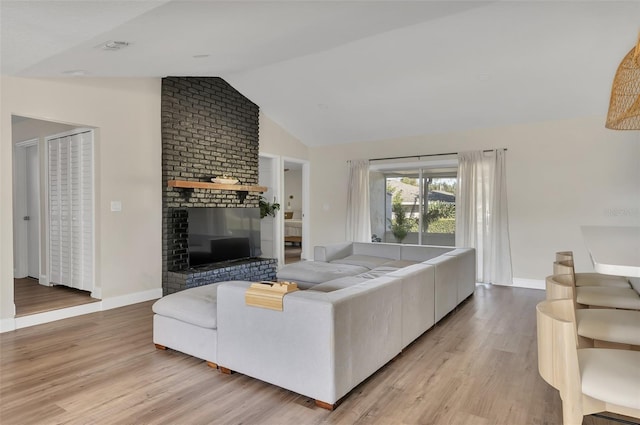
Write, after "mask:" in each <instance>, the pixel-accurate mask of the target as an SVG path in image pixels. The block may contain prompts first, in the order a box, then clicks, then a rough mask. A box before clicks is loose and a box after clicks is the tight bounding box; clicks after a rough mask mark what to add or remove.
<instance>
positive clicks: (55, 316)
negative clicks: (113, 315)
mask: <svg viewBox="0 0 640 425" xmlns="http://www.w3.org/2000/svg"><path fill="white" fill-rule="evenodd" d="M98 311H100V303H99V302H95V303H90V304H82V305H77V306H75V307H67V308H61V309H59V310H51V311H45V312H44V313H37V314H30V315H29V316H22V317H16V318H15V322H16V329H22V328H27V327H29V326H35V325H41V324H43V323H49V322H55V321H56V320H62V319H68V318H69V317H75V316H81V315H83V314H89V313H95V312H98Z"/></svg>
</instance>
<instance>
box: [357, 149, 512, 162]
mask: <svg viewBox="0 0 640 425" xmlns="http://www.w3.org/2000/svg"><path fill="white" fill-rule="evenodd" d="M494 150H495V149H485V150H483V151H482V152H493V151H494ZM504 150H505V151H506V150H507V148H504ZM447 155H458V152H447V153H432V154H428V155H407V156H390V157H388V158H371V159H369V162H371V161H386V160H388V159H405V158H418V159H420V158H426V157H428V156H447Z"/></svg>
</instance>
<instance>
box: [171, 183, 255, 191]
mask: <svg viewBox="0 0 640 425" xmlns="http://www.w3.org/2000/svg"><path fill="white" fill-rule="evenodd" d="M167 186H169V187H175V188H181V189H212V190H233V191H236V192H261V193H263V192H266V191H267V187H266V186H249V185H243V184H223V183H209V182H196V181H189V180H169V181H168V182H167Z"/></svg>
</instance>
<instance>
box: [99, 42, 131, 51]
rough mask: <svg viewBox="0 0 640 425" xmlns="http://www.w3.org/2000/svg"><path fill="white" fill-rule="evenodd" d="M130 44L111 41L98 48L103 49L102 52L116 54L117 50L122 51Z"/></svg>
mask: <svg viewBox="0 0 640 425" xmlns="http://www.w3.org/2000/svg"><path fill="white" fill-rule="evenodd" d="M129 44H131V43H129V42H128V41H116V40H110V41H107V42H104V43H102V44H100V45H99V46H98V47H99V48H101V49H102V50H107V51H109V52H114V51H116V50H122V49H124V48H125V47H127V46H128V45H129Z"/></svg>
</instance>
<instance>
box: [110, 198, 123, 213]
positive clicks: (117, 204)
mask: <svg viewBox="0 0 640 425" xmlns="http://www.w3.org/2000/svg"><path fill="white" fill-rule="evenodd" d="M111 211H112V212H119V211H122V202H121V201H111Z"/></svg>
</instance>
